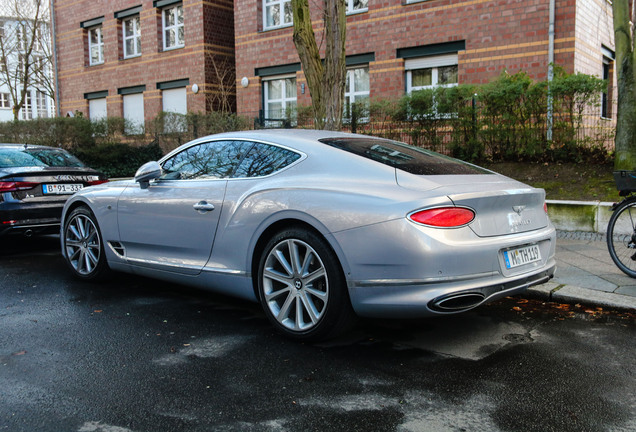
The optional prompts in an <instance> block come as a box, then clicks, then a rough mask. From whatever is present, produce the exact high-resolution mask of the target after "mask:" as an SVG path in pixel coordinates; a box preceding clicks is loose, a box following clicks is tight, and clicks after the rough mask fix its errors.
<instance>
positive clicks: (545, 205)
mask: <svg viewBox="0 0 636 432" xmlns="http://www.w3.org/2000/svg"><path fill="white" fill-rule="evenodd" d="M543 211H544V212H545V214H548V203H546V202H544V203H543Z"/></svg>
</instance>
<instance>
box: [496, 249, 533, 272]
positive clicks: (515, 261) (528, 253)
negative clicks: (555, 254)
mask: <svg viewBox="0 0 636 432" xmlns="http://www.w3.org/2000/svg"><path fill="white" fill-rule="evenodd" d="M504 260H505V261H506V268H509V269H511V268H515V267H519V266H522V265H525V264H530V263H533V262H536V261H541V252H539V245H531V246H524V247H520V248H516V249H510V250H507V251H504Z"/></svg>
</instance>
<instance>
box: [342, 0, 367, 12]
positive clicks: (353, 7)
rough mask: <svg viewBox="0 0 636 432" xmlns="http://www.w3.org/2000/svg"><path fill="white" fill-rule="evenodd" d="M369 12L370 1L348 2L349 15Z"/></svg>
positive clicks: (353, 0)
mask: <svg viewBox="0 0 636 432" xmlns="http://www.w3.org/2000/svg"><path fill="white" fill-rule="evenodd" d="M367 10H369V0H347V13H348V14H351V13H358V12H366V11H367Z"/></svg>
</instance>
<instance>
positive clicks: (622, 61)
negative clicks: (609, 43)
mask: <svg viewBox="0 0 636 432" xmlns="http://www.w3.org/2000/svg"><path fill="white" fill-rule="evenodd" d="M630 3H632V4H631V5H630ZM630 6H631V8H630ZM613 8H614V11H613V12H614V39H615V44H616V72H617V82H618V113H617V119H616V140H615V144H616V159H615V161H614V166H615V168H616V169H627V170H633V169H636V67H635V61H636V58H635V57H636V49H635V41H634V25H633V23H632V19H633V18H632V17H634V16H636V2H630V0H614V2H613Z"/></svg>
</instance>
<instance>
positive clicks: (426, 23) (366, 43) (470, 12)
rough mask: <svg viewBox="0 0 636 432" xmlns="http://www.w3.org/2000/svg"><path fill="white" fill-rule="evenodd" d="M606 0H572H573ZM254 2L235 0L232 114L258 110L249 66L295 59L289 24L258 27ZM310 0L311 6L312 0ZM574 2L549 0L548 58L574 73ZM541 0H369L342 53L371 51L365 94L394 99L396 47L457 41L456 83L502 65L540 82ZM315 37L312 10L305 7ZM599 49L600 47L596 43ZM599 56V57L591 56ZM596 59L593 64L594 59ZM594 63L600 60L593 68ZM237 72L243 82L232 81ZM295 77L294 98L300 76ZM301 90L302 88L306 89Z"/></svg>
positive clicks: (543, 44) (399, 75) (400, 84)
mask: <svg viewBox="0 0 636 432" xmlns="http://www.w3.org/2000/svg"><path fill="white" fill-rule="evenodd" d="M582 1H586V2H596V3H598V2H605V1H606V0H578V2H582ZM261 2H262V0H235V3H234V16H235V28H236V65H237V67H236V69H237V76H236V80H237V104H238V111H239V113H253V112H256V111H258V109H260V108H261V104H262V103H261V97H262V96H261V86H260V78H259V77H257V76H255V69H256V68H262V67H269V66H275V65H282V64H288V63H296V62H299V59H298V56H297V54H296V50H295V47H294V44H293V41H292V31H293V30H292V28H284V29H278V30H270V31H262V20H263V18H262V4H261ZM310 4H316V3H315V2H314V3H312V2H310ZM576 8H577V0H556V11H557V12H556V35H555V62H556V63H557V64H559V65H561V66H563V67H564V68H565V69H566V70H567V71H569V72H573V71H574V58H575V27H576V25H575V20H576V17H577V14H576ZM548 18H549V0H428V1H421V2H418V3H412V4H406V3H405V2H404V1H403V0H369V10H368V12H364V13H360V14H355V15H350V16H349V17H348V24H347V46H346V50H347V55H356V54H364V53H369V52H373V53H375V61H373V62H371V63H370V65H369V71H370V87H371V90H370V93H371V98H397V97H399V96H401V95H403V94H404V92H405V82H404V81H405V78H404V75H405V74H404V61H403V60H402V59H400V58H397V52H396V51H397V49H399V48H409V47H416V46H423V45H430V44H437V43H445V42H453V41H462V40H463V41H465V48H466V49H465V50H464V51H460V52H459V53H458V55H459V82H460V83H486V82H489V81H490V80H492V79H493V78H495V77H497V76H498V75H499V74H500V73H501V72H502V71H503V70H507V71H509V72H510V73H516V72H518V71H521V70H523V71H526V72H527V73H528V74H529V75H530V76H531V77H533V78H535V79H537V80H543V79H546V77H547V69H548V23H549V19H548ZM312 19H313V22H314V29H315V31H316V35H317V38H318V39H320V37H321V33H322V21H321V17H320V11H319V10H317V9H316V10H313V11H312ZM597 49H598V50H599V52H600V46H599V47H597ZM599 61H600V59H599ZM599 64H600V63H599ZM599 67H600V66H599ZM242 77H247V78H248V79H249V82H250V84H249V86H248V87H247V88H243V87H241V86H240V84H239V83H240V80H241V78H242ZM297 77H298V104H299V105H308V104H309V103H310V102H309V99H308V95H307V94H305V95H301V94H300V84H301V83H303V82H305V81H304V79H303V76H302V72H301V73H298V74H297ZM306 93H307V92H306Z"/></svg>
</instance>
